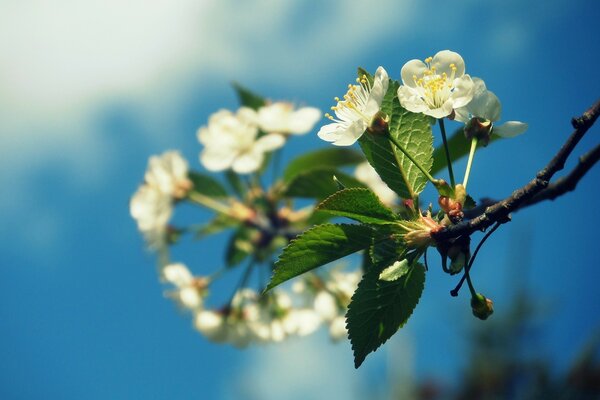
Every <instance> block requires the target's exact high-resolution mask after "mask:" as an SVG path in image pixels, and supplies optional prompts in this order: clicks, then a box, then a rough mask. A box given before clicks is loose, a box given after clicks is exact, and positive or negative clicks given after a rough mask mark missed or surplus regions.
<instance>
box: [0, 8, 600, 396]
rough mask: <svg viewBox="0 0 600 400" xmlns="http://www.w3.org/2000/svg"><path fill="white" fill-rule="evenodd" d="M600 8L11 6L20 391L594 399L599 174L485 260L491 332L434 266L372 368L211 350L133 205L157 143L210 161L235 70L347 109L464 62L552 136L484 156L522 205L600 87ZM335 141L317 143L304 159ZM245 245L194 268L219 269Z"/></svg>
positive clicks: (289, 96)
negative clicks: (387, 82) (380, 80)
mask: <svg viewBox="0 0 600 400" xmlns="http://www.w3.org/2000/svg"><path fill="white" fill-rule="evenodd" d="M599 18H600V3H598V2H597V1H594V0H588V1H585V0H569V1H567V0H549V1H529V2H524V1H517V0H503V1H486V2H479V1H473V0H463V1H453V2H451V3H450V2H442V1H435V0H434V1H429V2H419V1H416V0H382V1H371V2H364V1H361V2H359V1H342V0H333V1H325V2H309V1H286V2H283V1H274V0H273V1H269V0H258V1H244V2H242V1H227V0H220V1H216V0H215V1H192V0H176V1H175V0H168V1H167V0H154V1H151V2H147V1H141V0H129V1H126V2H123V1H116V0H103V1H99V0H85V1H77V2H75V1H69V0H55V1H53V2H47V1H43V0H19V1H13V0H2V1H1V2H0V54H2V59H1V61H0V184H1V187H2V194H1V195H0V221H1V224H0V246H1V247H0V250H1V251H0V260H1V264H2V266H1V268H2V280H1V282H0V320H1V321H2V322H1V325H0V326H1V330H0V397H1V398H3V399H41V398H44V399H53V398H60V399H83V398H85V399H107V398H111V399H125V398H147V399H151V398H152V399H153V398H156V399H166V398H169V399H171V398H179V399H185V398H203V399H213V398H214V399H216V398H224V399H239V398H248V399H309V398H310V399H312V398H314V399H321V398H323V399H338V398H339V399H355V398H356V399H358V398H365V397H366V396H370V397H372V398H406V396H408V393H411V391H414V390H416V391H417V392H419V393H420V394H421V397H423V398H438V397H439V396H442V398H476V397H477V395H476V394H477V393H496V392H494V391H493V390H495V389H494V388H495V387H501V388H503V389H502V391H501V392H500V393H502V394H501V395H499V397H496V398H523V397H522V396H523V393H529V394H531V395H532V396H533V397H532V398H567V399H568V398H580V397H574V396H577V395H576V394H574V393H576V391H577V390H578V389H576V388H581V387H583V386H585V385H591V386H593V383H594V382H595V385H598V382H599V381H600V372H599V369H598V357H599V356H600V355H599V352H598V348H597V343H596V342H595V341H597V339H598V335H599V328H600V311H599V310H600V290H598V281H599V277H600V275H599V272H598V267H600V262H599V259H598V239H597V232H596V230H595V228H596V226H597V225H598V224H599V223H600V211H599V209H598V207H597V206H596V204H597V203H596V201H597V198H598V196H599V195H600V189H599V187H598V182H599V181H600V168H598V167H596V168H595V169H594V170H592V171H591V172H590V173H589V174H588V175H587V176H586V177H585V178H584V179H583V181H582V182H581V184H580V186H579V187H578V188H577V190H576V191H575V192H574V193H571V194H568V195H566V196H564V197H561V198H559V199H557V200H556V201H554V202H546V203H543V204H540V205H538V206H536V207H532V208H530V209H526V210H524V211H521V212H519V213H518V214H516V215H514V219H513V222H511V223H509V224H507V225H505V226H503V227H502V228H501V229H499V231H498V232H497V233H496V234H494V236H493V237H492V238H491V240H490V241H489V244H488V245H486V246H485V247H484V248H483V249H482V251H481V252H480V254H479V256H478V262H477V263H476V266H475V268H474V271H473V276H474V278H475V279H476V282H477V285H478V286H477V287H478V290H480V291H481V292H483V293H485V294H486V295H487V296H488V297H491V298H492V299H493V300H494V303H495V309H496V313H495V314H494V315H493V316H492V317H491V319H490V320H488V321H486V322H481V321H479V320H475V319H474V318H473V317H472V315H471V310H470V307H469V304H468V302H469V299H468V296H467V295H466V292H464V293H462V295H461V296H459V297H458V298H452V297H450V296H449V290H450V289H452V288H453V287H454V285H455V283H456V281H455V280H454V279H452V278H449V277H447V276H446V275H444V274H442V273H441V269H440V268H439V265H438V260H437V259H436V257H431V258H433V260H431V259H430V272H429V274H428V278H427V279H428V282H427V284H426V288H425V292H424V294H423V297H422V299H421V302H420V304H419V305H418V307H417V310H416V312H415V314H414V315H413V317H412V318H411V320H410V321H409V322H408V324H407V326H406V327H405V328H404V329H402V331H401V332H399V333H398V334H397V335H396V336H395V337H394V338H393V339H392V340H391V341H390V342H389V343H388V344H386V345H385V346H384V347H383V349H380V350H379V351H378V352H377V353H375V354H374V355H372V356H371V357H369V359H368V360H367V361H366V363H365V364H364V365H363V367H361V369H360V370H354V368H353V364H352V353H351V350H350V346H349V344H348V343H345V342H344V343H340V344H335V345H334V344H331V343H330V342H329V339H328V337H327V334H326V332H321V333H320V334H317V335H314V336H311V337H310V338H299V339H294V340H291V341H289V342H286V343H285V344H283V345H273V346H266V347H259V348H251V349H247V350H244V351H240V350H236V349H233V348H231V347H228V346H220V345H214V344H211V343H209V342H207V341H206V340H205V339H204V338H203V337H201V336H200V335H199V334H197V332H195V331H194V330H193V329H192V327H191V320H190V318H189V316H187V315H182V314H181V313H180V312H178V310H177V309H176V307H175V306H174V305H173V303H172V302H170V301H167V300H166V299H165V298H164V296H163V287H162V285H161V284H160V283H159V282H158V279H157V274H156V269H155V257H154V256H153V255H152V254H150V253H149V252H148V251H146V250H145V249H144V244H143V240H142V237H141V236H140V235H139V234H138V232H137V229H136V226H135V223H134V221H133V220H132V219H131V218H130V216H129V208H128V202H129V198H130V196H131V195H132V193H133V192H134V191H135V190H136V188H137V186H138V185H139V184H140V183H141V181H142V179H143V173H144V170H145V168H146V163H147V159H148V157H149V156H150V155H152V154H157V153H162V152H163V151H165V150H168V149H179V150H180V151H181V152H182V154H183V155H184V156H185V157H186V158H187V159H188V160H189V161H190V164H191V166H192V168H194V169H200V168H201V167H200V165H199V163H198V154H199V151H200V145H199V143H198V142H197V139H196V135H195V133H196V130H197V128H198V127H199V126H200V125H203V124H205V123H206V120H207V117H208V115H209V114H211V113H213V112H215V111H217V110H218V109H220V108H230V109H235V108H237V99H236V97H235V93H234V91H233V90H232V89H231V87H230V83H231V81H234V80H235V81H238V82H240V83H242V84H243V85H245V86H247V87H249V88H251V89H252V90H254V91H256V92H258V93H260V94H262V95H264V96H266V97H268V98H271V99H274V100H281V99H286V100H292V101H295V102H296V103H298V104H303V105H311V106H316V107H319V108H321V109H322V110H327V109H328V108H329V107H330V106H331V105H333V104H332V103H333V101H332V98H333V96H339V95H341V94H343V93H344V92H345V87H346V85H347V84H348V83H349V82H351V81H352V80H353V79H354V77H355V71H356V67H357V66H362V67H364V68H366V69H367V70H370V71H374V70H375V69H376V68H377V66H379V65H383V66H384V67H385V68H386V69H387V71H388V72H389V73H390V75H391V76H392V77H394V78H395V79H399V73H400V68H401V67H402V65H403V64H404V62H406V61H407V60H409V59H413V58H420V59H424V58H425V57H427V56H430V55H433V54H435V53H436V52H437V51H438V50H442V49H451V50H454V51H457V52H459V53H460V54H461V55H462V56H463V57H464V59H465V62H466V67H467V73H470V74H471V75H472V76H479V77H482V78H483V79H484V80H485V81H486V83H487V86H488V88H489V89H491V90H492V91H494V92H495V93H496V94H497V95H498V97H499V98H500V100H501V101H502V102H503V117H502V120H504V121H506V120H521V121H525V122H528V123H529V130H528V132H527V133H526V134H525V135H523V136H521V137H518V138H516V139H513V140H506V141H501V142H498V143H495V144H494V145H493V146H491V150H490V149H484V150H482V151H481V152H478V154H477V155H476V157H475V165H474V170H473V173H472V176H471V180H470V182H469V186H470V191H471V193H472V194H473V196H474V197H475V198H478V197H484V196H488V197H493V198H502V197H505V196H507V195H508V194H510V193H511V191H512V190H513V189H514V188H516V187H518V186H522V185H523V184H524V183H526V182H527V181H529V180H530V179H531V178H532V177H533V175H534V173H535V172H536V171H537V170H539V169H540V168H541V167H542V166H544V165H545V164H546V162H547V161H548V160H549V159H550V158H551V156H552V155H553V154H554V153H555V152H556V151H557V149H558V148H559V147H560V145H561V144H562V142H563V141H564V139H565V138H566V136H567V135H568V134H569V133H570V131H571V126H570V122H569V121H570V118H571V117H572V116H578V115H580V114H581V113H582V112H583V111H584V110H585V109H586V108H587V107H588V106H590V105H591V104H592V103H593V102H594V101H596V100H597V99H598V98H599V97H600V79H599V78H598V70H597V67H598V65H599V64H600V56H599V50H600V46H599V45H600V35H598V30H597V23H598V19H599ZM452 127H453V128H456V127H457V126H454V125H453V126H452ZM599 130H600V127H598V126H596V127H594V128H593V129H592V130H591V132H590V133H589V134H588V135H587V137H586V138H585V139H584V140H583V141H582V142H581V144H580V145H579V146H578V148H577V149H576V151H575V153H574V155H573V159H572V160H571V162H570V163H569V164H568V166H567V167H572V166H573V165H574V162H575V161H576V157H577V156H579V155H581V154H583V153H584V152H585V149H589V148H590V147H591V146H593V145H595V144H597V143H598V137H599V136H598V133H599ZM435 132H436V134H437V129H436V131H435ZM326 145H327V144H326V143H324V142H322V141H320V140H319V139H318V138H317V137H316V134H314V133H312V134H308V135H306V136H304V137H302V138H300V139H294V142H293V146H287V147H286V150H285V153H284V157H285V159H289V158H291V157H293V156H294V155H297V154H300V153H302V152H304V151H307V150H309V149H315V148H318V147H325V146H326ZM463 169H464V164H460V165H459V166H458V167H456V170H457V171H462V170H463ZM459 176H460V174H459ZM431 200H433V198H432V199H431ZM197 215H198V218H199V219H200V220H201V219H202V218H203V217H204V216H203V215H202V213H198V214H197ZM222 242H223V240H222V238H221V239H218V238H217V239H214V241H213V242H210V241H208V242H200V243H199V244H198V246H197V247H196V250H195V252H193V254H190V255H189V258H188V259H187V260H185V261H187V262H189V266H190V268H192V270H194V271H195V272H197V273H201V272H202V271H203V270H202V268H203V267H204V266H205V265H206V264H207V263H210V264H211V268H213V267H214V265H218V264H219V263H220V262H221V261H220V258H221V257H222V247H221V246H222ZM203 263H204V264H203ZM582 371H583V372H582ZM594 374H595V375H594ZM590 376H591V377H592V378H590ZM582 385H583V386H582ZM585 387H587V386H585ZM486 388H487V389H489V388H492V391H491V392H490V391H488V392H485V390H487V389H486ZM574 388H575V389H574ZM482 390H483V392H482ZM544 390H551V392H544ZM586 390H587V389H586ZM595 390H596V391H595V392H593V391H592V392H589V391H588V393H598V388H597V386H596V389H595ZM543 393H554V394H556V393H560V396H559V395H556V396H555V397H548V396H549V395H548V396H545V395H543ZM436 396H437V397H436ZM444 396H445V397H444ZM461 396H462V397H461ZM590 396H592V397H589V398H598V397H593V396H594V395H593V394H592V395H590ZM596 396H597V394H596ZM490 398H491V397H490Z"/></svg>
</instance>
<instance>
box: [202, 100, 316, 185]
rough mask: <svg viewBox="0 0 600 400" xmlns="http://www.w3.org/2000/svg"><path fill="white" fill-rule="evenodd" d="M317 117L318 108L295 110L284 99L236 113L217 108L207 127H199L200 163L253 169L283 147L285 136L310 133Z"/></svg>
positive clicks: (214, 167) (242, 170)
mask: <svg viewBox="0 0 600 400" xmlns="http://www.w3.org/2000/svg"><path fill="white" fill-rule="evenodd" d="M320 118H321V111H320V110H319V109H317V108H314V107H303V108H300V109H298V110H295V109H294V106H293V104H291V103H286V102H276V103H271V104H268V105H265V106H263V107H260V108H259V109H258V110H254V109H252V108H249V107H241V108H239V109H238V110H237V111H236V112H235V113H233V112H231V111H229V110H225V109H222V110H219V111H217V112H216V113H214V114H213V115H211V116H210V118H209V120H208V125H207V126H203V127H201V128H200V129H199V130H198V140H199V141H200V143H202V144H203V145H204V149H203V151H202V153H201V154H200V162H201V163H202V165H204V167H206V169H208V170H209V171H224V170H227V169H232V170H233V171H234V172H237V173H239V174H247V173H251V172H255V171H257V170H258V169H259V168H260V167H261V165H262V164H263V161H264V158H265V154H266V153H268V152H271V151H274V150H276V149H278V148H280V147H282V146H283V145H284V144H285V140H286V137H287V136H288V135H302V134H305V133H307V132H309V131H310V130H311V129H312V128H313V126H314V125H315V123H316V122H317V121H318V120H319V119H320Z"/></svg>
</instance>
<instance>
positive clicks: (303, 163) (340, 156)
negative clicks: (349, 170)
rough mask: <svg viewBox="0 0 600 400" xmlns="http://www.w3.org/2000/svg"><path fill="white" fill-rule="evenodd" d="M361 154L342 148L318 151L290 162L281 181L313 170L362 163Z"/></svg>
mask: <svg viewBox="0 0 600 400" xmlns="http://www.w3.org/2000/svg"><path fill="white" fill-rule="evenodd" d="M364 159H365V158H364V157H363V156H362V154H360V153H358V152H356V151H354V150H352V149H349V148H344V147H334V148H326V149H320V150H316V151H312V152H310V153H306V154H303V155H301V156H300V157H297V158H295V159H294V160H292V161H291V162H290V163H289V164H288V165H287V167H286V168H285V171H284V172H283V180H284V181H285V182H290V181H291V180H292V179H293V178H295V177H296V176H298V175H300V174H303V173H306V172H308V171H312V170H315V169H324V168H331V169H334V168H338V167H344V166H347V165H355V164H358V163H360V162H362V161H364Z"/></svg>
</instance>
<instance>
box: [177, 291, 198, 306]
mask: <svg viewBox="0 0 600 400" xmlns="http://www.w3.org/2000/svg"><path fill="white" fill-rule="evenodd" d="M179 302H180V303H181V305H183V306H184V307H185V308H189V309H190V310H195V309H196V308H199V307H201V306H202V296H200V293H198V290H197V289H196V288H194V287H185V288H182V289H180V290H179Z"/></svg>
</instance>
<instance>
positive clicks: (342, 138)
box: [318, 67, 389, 146]
mask: <svg viewBox="0 0 600 400" xmlns="http://www.w3.org/2000/svg"><path fill="white" fill-rule="evenodd" d="M356 83H357V84H356V85H348V92H347V93H346V94H345V95H344V98H343V99H341V100H340V99H339V98H337V97H336V98H335V100H336V101H337V104H336V105H335V106H334V107H331V109H332V110H333V111H334V113H335V117H333V116H331V115H329V114H325V116H326V117H327V118H329V119H330V120H331V121H333V122H332V123H331V124H328V125H325V126H323V127H322V128H321V129H320V130H319V133H318V135H319V137H320V138H321V139H323V140H325V141H326V142H331V143H332V144H334V145H336V146H351V145H352V144H354V143H355V142H356V141H357V140H358V138H360V137H361V136H362V134H363V133H364V132H365V131H366V130H367V128H369V127H370V126H371V123H372V119H373V117H374V116H375V114H377V113H378V112H379V110H380V109H381V102H382V101H383V97H384V96H385V94H386V92H387V90H388V85H389V78H388V74H387V72H386V70H385V69H383V67H379V68H377V71H376V72H375V77H374V78H373V84H372V85H371V83H370V82H369V80H368V79H367V77H366V76H362V77H360V78H357V80H356Z"/></svg>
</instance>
